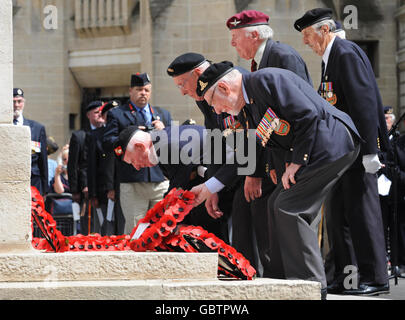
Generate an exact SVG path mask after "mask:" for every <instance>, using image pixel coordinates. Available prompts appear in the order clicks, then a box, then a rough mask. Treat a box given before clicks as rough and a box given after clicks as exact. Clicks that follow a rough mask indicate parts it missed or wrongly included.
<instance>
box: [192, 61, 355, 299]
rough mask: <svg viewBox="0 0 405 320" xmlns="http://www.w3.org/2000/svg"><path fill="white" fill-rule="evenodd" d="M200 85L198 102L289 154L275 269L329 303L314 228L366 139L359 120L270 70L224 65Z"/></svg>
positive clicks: (273, 238) (276, 214)
mask: <svg viewBox="0 0 405 320" xmlns="http://www.w3.org/2000/svg"><path fill="white" fill-rule="evenodd" d="M198 83H199V86H198V88H197V90H198V94H199V95H200V96H204V98H205V99H206V100H207V102H208V103H209V104H210V105H212V106H213V107H214V108H215V111H216V112H228V113H230V114H233V115H238V118H239V119H240V120H241V122H242V123H245V124H246V129H248V128H249V129H250V130H247V138H248V139H255V140H256V141H257V142H258V143H259V144H260V145H261V146H263V147H266V146H267V145H268V144H276V145H278V146H279V147H280V148H282V149H284V150H286V152H285V159H284V161H285V164H286V166H287V168H286V170H285V171H284V173H283V175H282V179H281V183H279V184H278V186H277V188H276V189H275V190H274V191H273V193H272V194H271V196H270V198H269V201H268V219H269V225H268V227H269V237H270V244H269V247H270V250H269V252H268V254H269V256H270V259H269V264H270V266H269V269H270V270H272V276H273V277H279V278H287V279H302V280H313V281H318V282H320V283H321V289H322V291H321V294H322V296H323V297H324V296H325V295H326V278H325V271H324V266H323V261H322V256H321V252H320V249H319V246H318V240H317V234H316V233H315V232H314V230H313V229H312V228H311V226H310V224H311V222H312V221H313V220H314V218H315V217H316V216H317V214H318V212H319V210H320V208H321V205H322V202H323V200H324V199H325V197H326V195H327V193H328V192H329V190H330V189H331V187H332V186H333V185H334V184H335V183H336V182H337V180H338V179H339V177H340V175H341V174H342V173H343V172H344V171H345V170H347V168H348V167H349V166H350V165H351V164H352V163H353V161H354V160H355V158H356V157H357V153H358V150H359V147H358V145H357V144H358V142H357V139H360V137H359V134H358V132H357V130H356V128H355V126H354V124H353V122H352V120H351V119H350V117H349V116H348V115H347V114H345V113H343V112H341V111H339V110H337V109H333V108H331V107H330V105H329V104H328V103H327V102H326V101H325V100H323V99H322V98H321V97H319V95H318V94H317V93H316V91H315V90H314V89H313V88H312V87H311V86H310V85H309V84H308V83H307V82H306V81H304V80H302V79H301V78H300V77H298V76H297V75H296V74H294V73H292V72H291V71H288V70H283V69H279V68H265V69H262V70H259V71H257V72H253V73H251V74H247V75H242V74H241V73H240V72H238V71H237V70H235V69H234V68H233V67H232V63H230V62H223V63H218V64H213V65H212V66H211V67H210V68H208V69H207V70H206V71H205V72H204V73H203V74H202V75H201V76H200V78H199V80H198ZM336 136H338V137H339V140H338V141H335V137H336ZM237 152H240V151H237ZM204 188H205V187H204V186H200V187H199V186H197V187H195V188H193V189H192V190H191V191H192V192H195V194H196V204H198V203H199V201H202V200H203V199H202V198H201V197H200V191H201V190H203V189H204Z"/></svg>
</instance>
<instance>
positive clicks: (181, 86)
mask: <svg viewBox="0 0 405 320" xmlns="http://www.w3.org/2000/svg"><path fill="white" fill-rule="evenodd" d="M193 72H194V70H193V71H191V72H190V73H189V74H188V76H187V77H186V79H184V80H183V83H182V84H178V85H176V87H177V88H179V89H180V90H181V89H183V88H184V86H185V85H186V83H187V82H188V81H189V80H190V78H191V75H192V74H193Z"/></svg>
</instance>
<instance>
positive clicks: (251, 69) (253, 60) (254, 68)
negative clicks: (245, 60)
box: [250, 59, 257, 72]
mask: <svg viewBox="0 0 405 320" xmlns="http://www.w3.org/2000/svg"><path fill="white" fill-rule="evenodd" d="M250 71H252V72H255V71H257V63H256V61H255V59H252V64H251V66H250Z"/></svg>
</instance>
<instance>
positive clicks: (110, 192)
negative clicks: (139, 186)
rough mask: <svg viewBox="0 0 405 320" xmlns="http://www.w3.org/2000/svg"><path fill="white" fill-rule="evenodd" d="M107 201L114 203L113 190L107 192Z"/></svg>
mask: <svg viewBox="0 0 405 320" xmlns="http://www.w3.org/2000/svg"><path fill="white" fill-rule="evenodd" d="M107 199H110V200H112V201H115V190H108V192H107Z"/></svg>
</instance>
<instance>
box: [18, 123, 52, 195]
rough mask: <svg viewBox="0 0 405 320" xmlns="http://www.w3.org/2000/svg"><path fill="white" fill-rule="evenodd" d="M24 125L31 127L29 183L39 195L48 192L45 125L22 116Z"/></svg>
mask: <svg viewBox="0 0 405 320" xmlns="http://www.w3.org/2000/svg"><path fill="white" fill-rule="evenodd" d="M23 125H24V126H29V127H30V129H31V185H32V186H34V187H36V188H37V189H38V191H39V192H40V193H41V195H44V194H45V193H47V192H48V154H47V143H46V130H45V127H44V126H43V125H42V124H40V123H39V122H36V121H34V120H29V119H26V118H24V121H23Z"/></svg>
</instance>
